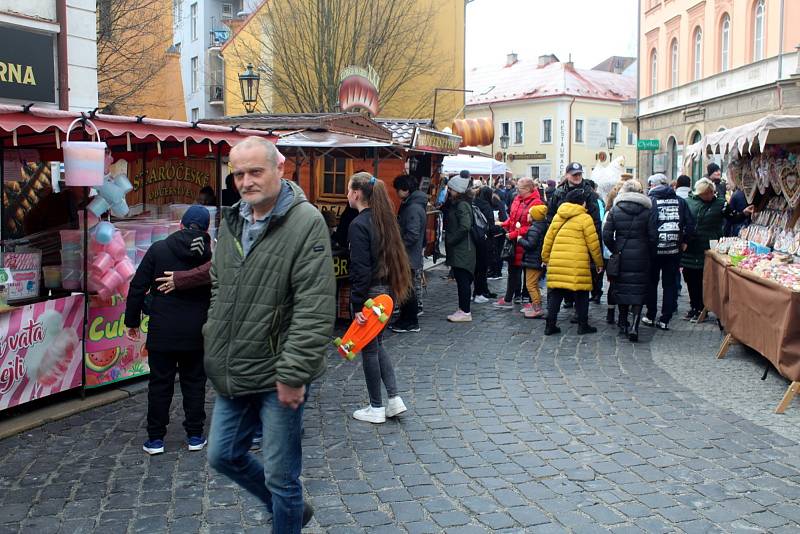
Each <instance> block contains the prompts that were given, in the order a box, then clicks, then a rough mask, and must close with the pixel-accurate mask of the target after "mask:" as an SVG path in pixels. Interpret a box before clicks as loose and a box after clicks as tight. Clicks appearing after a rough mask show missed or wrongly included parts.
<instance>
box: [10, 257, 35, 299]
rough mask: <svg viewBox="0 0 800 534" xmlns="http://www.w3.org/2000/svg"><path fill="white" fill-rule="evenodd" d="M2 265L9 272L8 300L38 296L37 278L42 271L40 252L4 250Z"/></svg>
mask: <svg viewBox="0 0 800 534" xmlns="http://www.w3.org/2000/svg"><path fill="white" fill-rule="evenodd" d="M2 259H3V265H4V266H5V268H6V269H8V270H9V272H10V273H11V280H9V282H8V283H7V284H6V286H7V287H8V302H14V301H18V300H27V299H32V298H36V297H38V296H39V278H40V274H41V272H42V253H41V252H39V251H36V252H6V253H4V254H3V255H2Z"/></svg>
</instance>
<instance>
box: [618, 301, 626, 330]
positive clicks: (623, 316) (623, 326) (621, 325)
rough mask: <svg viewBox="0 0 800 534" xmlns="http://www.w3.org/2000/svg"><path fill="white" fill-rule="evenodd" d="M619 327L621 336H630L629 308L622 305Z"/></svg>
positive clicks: (620, 307)
mask: <svg viewBox="0 0 800 534" xmlns="http://www.w3.org/2000/svg"><path fill="white" fill-rule="evenodd" d="M617 326H619V335H621V336H627V335H628V306H627V305H622V304H620V306H619V318H618V319H617Z"/></svg>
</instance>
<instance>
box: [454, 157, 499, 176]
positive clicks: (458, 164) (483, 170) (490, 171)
mask: <svg viewBox="0 0 800 534" xmlns="http://www.w3.org/2000/svg"><path fill="white" fill-rule="evenodd" d="M463 170H467V171H469V173H470V174H478V175H481V176H489V175H492V176H503V175H504V174H505V172H506V165H505V163H502V162H500V161H497V160H496V159H494V158H487V157H485V156H467V155H464V154H459V155H458V156H445V158H444V160H443V161H442V172H445V173H459V172H461V171H463Z"/></svg>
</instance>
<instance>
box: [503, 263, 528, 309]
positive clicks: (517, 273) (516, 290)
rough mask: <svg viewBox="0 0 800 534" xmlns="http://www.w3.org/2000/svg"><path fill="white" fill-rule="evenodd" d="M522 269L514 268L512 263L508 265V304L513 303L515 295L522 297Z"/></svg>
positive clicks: (506, 298)
mask: <svg viewBox="0 0 800 534" xmlns="http://www.w3.org/2000/svg"><path fill="white" fill-rule="evenodd" d="M523 270H524V269H523V268H522V267H514V266H513V265H511V262H509V264H508V284H507V285H506V296H505V301H506V302H512V301H513V300H514V296H515V295H520V294H521V291H522V271H523Z"/></svg>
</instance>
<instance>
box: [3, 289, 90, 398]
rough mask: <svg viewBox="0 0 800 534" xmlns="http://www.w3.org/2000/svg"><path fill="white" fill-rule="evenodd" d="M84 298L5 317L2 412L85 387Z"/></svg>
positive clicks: (42, 304)
mask: <svg viewBox="0 0 800 534" xmlns="http://www.w3.org/2000/svg"><path fill="white" fill-rule="evenodd" d="M82 328H83V295H72V296H69V297H65V298H61V299H56V300H48V301H47V302H38V303H36V304H31V305H28V306H23V307H20V308H16V309H14V310H12V311H10V312H7V313H4V314H2V315H0V410H4V409H6V408H10V407H12V406H17V405H19V404H23V403H25V402H29V401H32V400H35V399H40V398H43V397H47V396H48V395H52V394H53V393H58V392H60V391H66V390H68V389H72V388H76V387H78V386H80V385H81V383H82V380H83V378H82V376H81V370H82V366H81V331H82Z"/></svg>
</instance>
